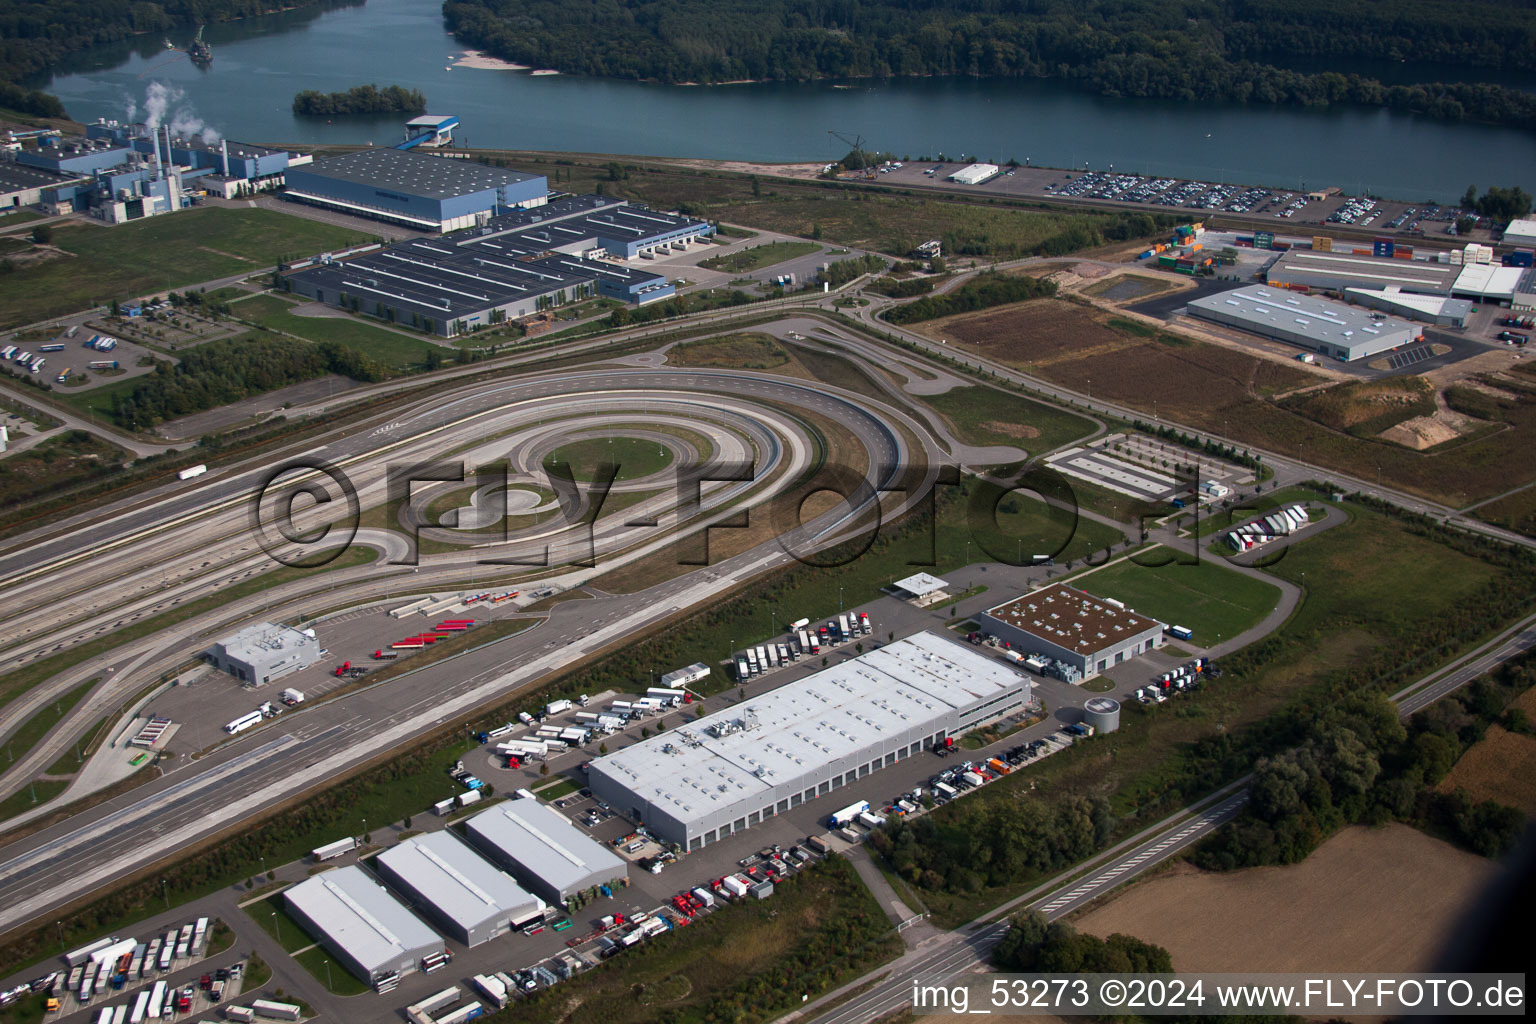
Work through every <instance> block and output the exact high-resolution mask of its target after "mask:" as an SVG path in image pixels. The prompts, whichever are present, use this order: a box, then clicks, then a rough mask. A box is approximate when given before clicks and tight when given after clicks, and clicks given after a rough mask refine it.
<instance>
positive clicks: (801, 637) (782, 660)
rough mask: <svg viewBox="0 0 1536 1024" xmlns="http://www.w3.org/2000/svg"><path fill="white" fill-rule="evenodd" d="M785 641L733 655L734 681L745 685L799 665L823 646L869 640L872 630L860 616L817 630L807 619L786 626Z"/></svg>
mask: <svg viewBox="0 0 1536 1024" xmlns="http://www.w3.org/2000/svg"><path fill="white" fill-rule="evenodd" d="M789 628H790V633H789V637H788V639H787V640H786V641H783V642H778V641H775V642H771V643H765V644H758V645H757V646H755V647H748V648H747V649H746V650H745V651H742V652H741V653H740V654H737V655H736V679H737V681H744V680H747V679H750V678H752V677H754V676H759V675H762V674H763V673H764V672H767V671H770V670H771V669H776V668H782V667H784V666H785V665H788V664H791V663H793V662H796V661H799V660H800V659H801V658H802V657H810V656H811V655H815V654H820V653H821V648H822V646H823V645H826V646H829V647H835V646H837V645H838V644H841V643H846V642H847V641H849V640H852V639H853V638H854V637H857V636H868V635H869V634H870V633H871V632H873V629H874V627H873V626H872V625H871V624H870V621H869V616H868V615H867V614H865V613H863V612H858V613H854V612H848V613H846V614H842V615H839V616H838V617H837V618H836V619H828V620H827V624H826V625H824V626H821V627H819V628H810V620H809V619H799V620H798V621H795V622H792V623H790V624H789Z"/></svg>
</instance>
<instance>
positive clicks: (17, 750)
mask: <svg viewBox="0 0 1536 1024" xmlns="http://www.w3.org/2000/svg"><path fill="white" fill-rule="evenodd" d="M98 682H100V680H99V679H92V680H91V681H90V682H88V683H83V684H81V685H80V686H77V687H75V688H74V689H73V690H70V691H69V692H68V693H66V694H65V695H64V696H63V697H60V698H59V699H58V700H56V701H54V702H53V703H52V704H50V705H49V706H47V707H45V708H43V709H42V710H41V711H39V712H37V713H36V714H35V715H33V716H32V717H31V718H29V719H27V720H26V721H25V722H22V723H21V725H20V726H18V727H17V729H16V731H15V732H13V733H11V735H10V738H9V739H7V740H6V741H5V756H6V763H7V764H9V763H10V762H11V761H14V760H15V759H16V758H18V757H22V756H24V755H25V754H26V753H27V751H29V750H31V749H32V748H33V747H35V746H37V743H38V741H39V740H41V739H42V738H43V737H44V736H46V735H48V733H50V732H51V731H53V727H54V726H55V725H57V724H58V723H59V722H61V721H62V720H63V719H64V716H65V715H67V714H69V713H70V712H71V711H72V710H74V707H75V705H76V704H78V703H80V698H81V697H84V696H85V695H86V694H87V693H89V692H91V687H93V686H95V685H96V684H97V683H98Z"/></svg>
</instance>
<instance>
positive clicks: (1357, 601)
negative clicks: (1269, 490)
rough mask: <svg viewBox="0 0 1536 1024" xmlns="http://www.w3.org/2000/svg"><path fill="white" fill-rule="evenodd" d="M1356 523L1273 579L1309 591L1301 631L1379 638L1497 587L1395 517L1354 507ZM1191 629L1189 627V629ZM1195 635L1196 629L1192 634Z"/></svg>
mask: <svg viewBox="0 0 1536 1024" xmlns="http://www.w3.org/2000/svg"><path fill="white" fill-rule="evenodd" d="M1343 508H1344V509H1345V510H1346V511H1347V512H1348V513H1349V516H1350V521H1349V522H1348V523H1344V524H1341V525H1339V526H1334V527H1331V528H1329V529H1327V530H1324V531H1323V532H1321V533H1319V534H1317V536H1316V537H1315V538H1313V539H1311V540H1307V541H1304V542H1302V543H1300V544H1297V545H1295V546H1294V547H1291V548H1288V549H1286V552H1285V557H1283V558H1282V559H1281V560H1280V561H1279V562H1278V563H1277V564H1276V565H1274V566H1273V567H1272V568H1270V570H1269V571H1270V572H1271V573H1273V574H1274V575H1276V576H1280V577H1282V578H1283V579H1287V580H1290V581H1291V582H1292V583H1297V584H1302V585H1304V586H1305V588H1306V598H1305V600H1304V601H1303V603H1302V606H1301V608H1300V609H1299V610H1298V611H1297V613H1296V623H1297V626H1298V627H1299V628H1310V629H1322V628H1324V627H1325V626H1326V624H1328V623H1332V622H1353V623H1358V624H1360V625H1362V626H1364V627H1366V628H1369V629H1371V630H1373V631H1386V630H1390V629H1393V628H1398V627H1399V626H1400V624H1401V623H1403V622H1408V621H1413V620H1415V619H1419V618H1422V617H1425V616H1428V615H1432V614H1433V613H1434V611H1435V609H1437V608H1441V607H1444V606H1446V605H1448V604H1449V605H1455V604H1457V603H1458V602H1460V601H1461V600H1463V599H1464V598H1466V597H1468V596H1469V595H1470V594H1472V592H1473V591H1475V590H1477V589H1478V588H1479V587H1481V586H1483V585H1484V584H1485V583H1487V582H1488V581H1489V580H1491V579H1492V578H1493V577H1494V576H1495V575H1496V574H1497V572H1498V570H1497V569H1495V568H1494V567H1492V566H1490V565H1488V563H1486V562H1483V561H1480V560H1479V559H1476V558H1472V557H1470V556H1468V555H1464V554H1462V553H1460V552H1459V551H1454V550H1452V549H1451V548H1448V547H1446V546H1444V545H1442V544H1436V543H1435V542H1434V541H1431V540H1429V539H1427V538H1424V537H1420V536H1417V535H1416V534H1412V533H1409V532H1408V531H1407V530H1404V529H1402V528H1401V527H1398V526H1397V525H1396V524H1395V523H1393V522H1392V521H1391V520H1389V519H1387V517H1385V516H1383V515H1381V514H1380V513H1377V512H1373V511H1371V510H1369V509H1365V508H1361V507H1359V506H1357V505H1352V504H1346V505H1344V506H1343ZM1186 625H1187V623H1186ZM1191 628H1193V627H1191Z"/></svg>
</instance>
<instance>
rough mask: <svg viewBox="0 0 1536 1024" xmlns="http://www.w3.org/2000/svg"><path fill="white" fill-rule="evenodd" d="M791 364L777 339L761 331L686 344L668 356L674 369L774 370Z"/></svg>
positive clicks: (679, 346) (687, 342)
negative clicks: (689, 367) (702, 367)
mask: <svg viewBox="0 0 1536 1024" xmlns="http://www.w3.org/2000/svg"><path fill="white" fill-rule="evenodd" d="M787 362H789V353H788V352H786V351H784V346H783V345H780V344H779V343H778V341H777V340H776V339H774V338H773V337H772V336H770V335H767V334H762V333H759V332H757V331H748V332H746V333H743V334H726V335H722V336H720V337H718V338H705V339H703V340H702V341H686V342H683V343H682V344H680V345H676V346H674V347H673V348H672V349H671V350H670V351H669V352H668V353H667V363H668V364H669V365H671V366H708V367H720V368H723V369H730V370H771V369H773V368H774V367H776V366H783V365H784V364H785V363H787Z"/></svg>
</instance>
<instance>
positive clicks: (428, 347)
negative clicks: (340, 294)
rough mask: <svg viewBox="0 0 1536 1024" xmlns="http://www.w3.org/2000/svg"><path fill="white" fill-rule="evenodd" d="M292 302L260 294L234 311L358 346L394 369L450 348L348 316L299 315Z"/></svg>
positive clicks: (289, 330) (260, 321)
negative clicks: (433, 352)
mask: <svg viewBox="0 0 1536 1024" xmlns="http://www.w3.org/2000/svg"><path fill="white" fill-rule="evenodd" d="M293 305H294V304H293V303H291V302H289V301H288V300H286V299H281V298H278V297H277V296H276V295H257V296H254V297H252V298H249V299H242V300H240V301H239V302H236V303H235V304H234V306H233V307H232V312H233V313H234V314H235V315H236V316H238V317H240V318H241V319H243V320H250V321H252V322H253V323H258V324H261V325H262V326H264V327H270V328H272V329H273V330H275V331H282V332H283V333H284V334H293V335H297V336H298V337H300V338H307V339H308V340H310V341H334V342H338V343H340V344H342V345H346V346H347V347H348V348H352V349H356V350H357V351H359V352H362V353H363V354H364V355H367V356H368V357H369V358H371V359H373V360H374V361H376V362H377V363H379V364H380V365H381V366H386V367H389V368H391V369H394V370H418V369H421V367H422V365H423V364H424V363H425V362H426V361H427V353H428V352H431V351H433V350H436V351H438V352H439V353H445V352H446V351H447V350H446V349H444V348H443V347H442V346H440V345H434V344H432V343H431V342H430V341H426V340H425V339H422V338H413V337H410V336H409V335H405V334H400V333H398V332H397V331H391V330H387V329H385V328H383V327H375V326H373V325H372V324H369V323H365V322H363V321H361V320H358V319H356V318H354V317H347V316H297V315H295V314H294V313H293V312H292V310H293Z"/></svg>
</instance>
